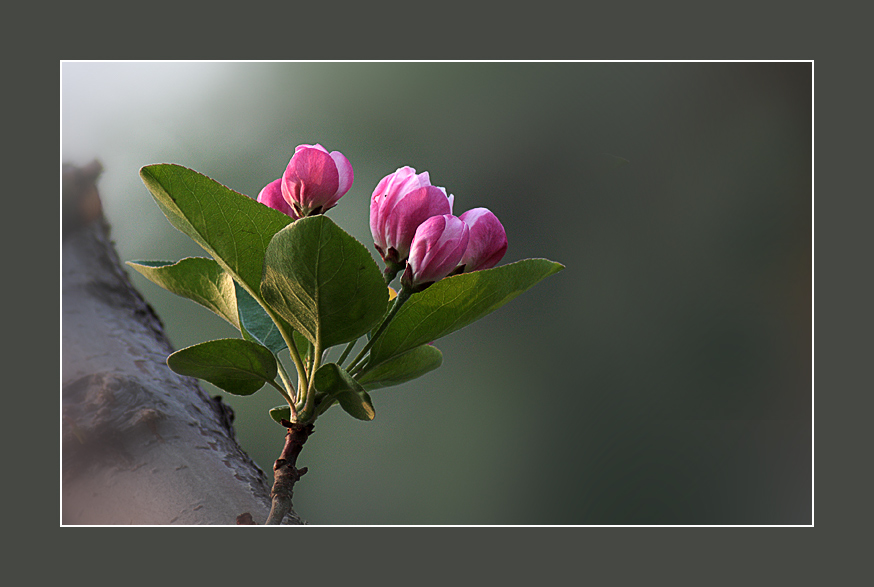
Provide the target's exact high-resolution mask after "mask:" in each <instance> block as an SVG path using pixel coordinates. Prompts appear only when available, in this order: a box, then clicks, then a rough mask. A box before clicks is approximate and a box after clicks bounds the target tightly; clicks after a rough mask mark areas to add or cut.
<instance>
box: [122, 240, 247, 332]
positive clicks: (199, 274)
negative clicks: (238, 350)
mask: <svg viewBox="0 0 874 587" xmlns="http://www.w3.org/2000/svg"><path fill="white" fill-rule="evenodd" d="M127 264H128V265H130V266H131V267H133V268H134V269H136V270H137V271H138V272H140V273H141V274H142V275H143V276H145V277H146V278H147V279H149V280H151V281H152V282H154V283H156V284H157V285H160V286H161V287H163V288H164V289H166V290H167V291H169V292H172V293H174V294H177V295H180V296H182V297H184V298H188V299H189V300H193V301H195V302H197V303H198V304H200V305H201V306H204V307H205V308H208V309H210V310H212V311H213V312H215V313H216V314H218V315H219V316H221V317H222V318H224V319H225V320H227V321H228V322H230V323H231V324H232V325H233V326H234V327H236V328H239V327H240V321H239V318H238V315H237V297H236V295H235V293H234V280H233V278H232V277H231V276H230V275H229V274H228V273H227V272H226V271H225V270H224V269H222V268H221V267H220V266H219V264H218V263H216V262H215V261H213V260H212V259H204V258H202V257H189V258H187V259H182V260H181V261H178V262H176V263H173V262H172V261H128V263H127ZM262 311H263V310H262Z"/></svg>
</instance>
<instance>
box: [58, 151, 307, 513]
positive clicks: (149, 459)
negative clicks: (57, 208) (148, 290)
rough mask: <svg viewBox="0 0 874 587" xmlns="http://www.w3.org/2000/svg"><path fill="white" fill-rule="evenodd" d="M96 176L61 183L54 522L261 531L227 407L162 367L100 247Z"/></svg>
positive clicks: (107, 245)
mask: <svg viewBox="0 0 874 587" xmlns="http://www.w3.org/2000/svg"><path fill="white" fill-rule="evenodd" d="M99 173H100V165H99V164H98V163H96V162H95V163H93V164H91V165H88V166H86V167H83V168H74V167H66V166H65V169H64V175H63V197H62V213H61V216H62V237H61V238H62V247H61V249H62V277H61V285H62V335H61V341H62V350H61V352H62V361H61V363H62V471H61V473H62V507H61V512H62V513H61V522H62V524H235V523H246V520H247V519H252V520H254V523H262V524H263V523H264V521H265V520H266V519H267V516H268V513H269V511H270V486H269V482H268V479H267V477H266V475H265V474H264V472H263V471H261V470H260V469H259V468H258V467H257V465H255V463H254V462H252V460H251V459H250V458H249V457H248V456H247V455H246V454H245V453H244V452H243V451H242V449H241V448H240V446H239V445H238V444H237V442H236V440H235V439H234V431H233V427H232V421H233V412H232V411H231V409H230V407H229V406H228V405H227V404H224V403H223V402H222V401H221V398H220V397H215V398H210V397H209V396H207V395H206V394H205V393H204V392H203V390H202V389H201V388H200V386H199V385H198V384H197V382H196V381H195V380H193V379H190V378H185V377H181V376H179V375H177V374H175V373H173V372H172V371H170V369H169V368H168V367H167V364H166V358H167V355H168V354H169V353H171V352H172V350H173V349H172V348H171V346H170V343H169V342H168V340H167V338H166V336H165V335H164V332H163V327H162V325H161V322H160V320H159V319H158V317H157V316H156V315H155V314H154V312H153V310H152V308H151V307H150V306H149V305H148V304H147V303H146V302H145V301H144V300H143V298H142V296H141V295H140V294H139V292H137V291H136V290H135V289H134V287H133V285H132V284H131V282H130V280H129V279H128V277H127V274H126V273H125V271H124V269H123V268H122V266H121V264H120V262H119V259H118V255H117V253H116V252H115V249H114V247H113V246H112V243H111V241H110V239H109V227H108V224H107V223H106V220H105V219H104V217H103V214H102V212H101V207H100V198H99V196H98V193H97V188H96V184H95V182H96V178H97V176H98V175H99ZM245 514H250V516H251V518H249V517H247V516H246V515H245ZM238 516H240V518H239V520H238ZM285 521H286V523H302V522H301V521H300V519H299V518H298V517H297V515H296V514H295V513H294V512H293V511H292V512H290V513H289V514H288V516H286V518H285ZM250 523H252V522H250Z"/></svg>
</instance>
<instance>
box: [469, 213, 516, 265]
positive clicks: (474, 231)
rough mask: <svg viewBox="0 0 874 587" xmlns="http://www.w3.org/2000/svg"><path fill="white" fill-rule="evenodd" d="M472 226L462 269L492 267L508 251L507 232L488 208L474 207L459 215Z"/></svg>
mask: <svg viewBox="0 0 874 587" xmlns="http://www.w3.org/2000/svg"><path fill="white" fill-rule="evenodd" d="M459 218H461V219H462V220H463V221H464V223H465V224H467V226H468V228H470V241H469V242H468V243H467V250H466V251H465V252H464V256H463V257H462V258H461V266H462V271H464V272H465V273H470V272H471V271H479V270H480V269H491V268H492V267H494V266H495V265H497V264H498V262H499V261H500V260H501V259H503V258H504V253H506V252H507V233H506V232H505V231H504V227H503V226H502V225H501V222H500V221H499V220H498V217H497V216H495V215H494V214H493V213H492V212H491V211H490V210H488V209H487V208H473V209H471V210H468V211H467V212H465V213H464V214H462V215H461V216H459Z"/></svg>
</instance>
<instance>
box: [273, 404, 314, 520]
mask: <svg viewBox="0 0 874 587" xmlns="http://www.w3.org/2000/svg"><path fill="white" fill-rule="evenodd" d="M282 425H283V426H285V427H286V428H288V431H287V432H286V433H285V446H284V447H283V448H282V452H281V453H280V455H279V458H278V459H276V462H275V463H273V489H272V490H271V491H270V497H271V498H272V506H271V509H270V515H269V516H268V517H267V522H266V524H267V525H274V524H281V523H282V520H283V519H284V518H285V516H286V514H290V515H291V516H292V517H294V518H296V517H297V514H295V513H294V510H293V509H292V495H293V493H294V484H295V483H297V482H298V481H299V480H300V478H301V477H303V476H304V475H305V474H306V472H307V468H306V467H303V468H302V469H298V468H297V467H296V465H297V457H298V456H299V455H300V451H301V450H302V449H303V445H304V443H305V442H306V441H307V438H309V435H310V434H312V433H313V425H312V424H297V423H293V422H289V421H288V420H282ZM296 522H297V523H301V522H300V521H299V520H296Z"/></svg>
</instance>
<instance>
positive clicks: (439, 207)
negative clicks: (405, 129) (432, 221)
mask: <svg viewBox="0 0 874 587" xmlns="http://www.w3.org/2000/svg"><path fill="white" fill-rule="evenodd" d="M453 199H454V198H453V196H448V197H447V195H446V190H445V189H443V188H441V187H436V186H432V185H431V179H430V177H429V176H428V172H427V171H424V172H422V173H420V174H418V175H416V170H415V169H413V168H412V167H401V168H400V169H398V170H397V171H395V172H394V173H392V174H390V175H387V176H385V177H384V178H382V180H380V182H379V184H377V186H376V189H375V190H373V196H372V197H371V199H370V232H371V233H372V234H373V244H374V245H375V246H376V250H377V251H379V254H380V255H381V256H382V258H383V260H384V261H385V262H386V263H387V264H394V265H397V264H402V263H403V262H404V261H405V260H406V259H407V257H408V256H409V254H410V243H411V242H412V241H413V235H415V233H416V229H417V228H418V227H419V225H420V224H422V223H423V222H425V221H426V220H427V219H429V218H431V217H432V216H440V215H443V214H451V213H452V201H453Z"/></svg>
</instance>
